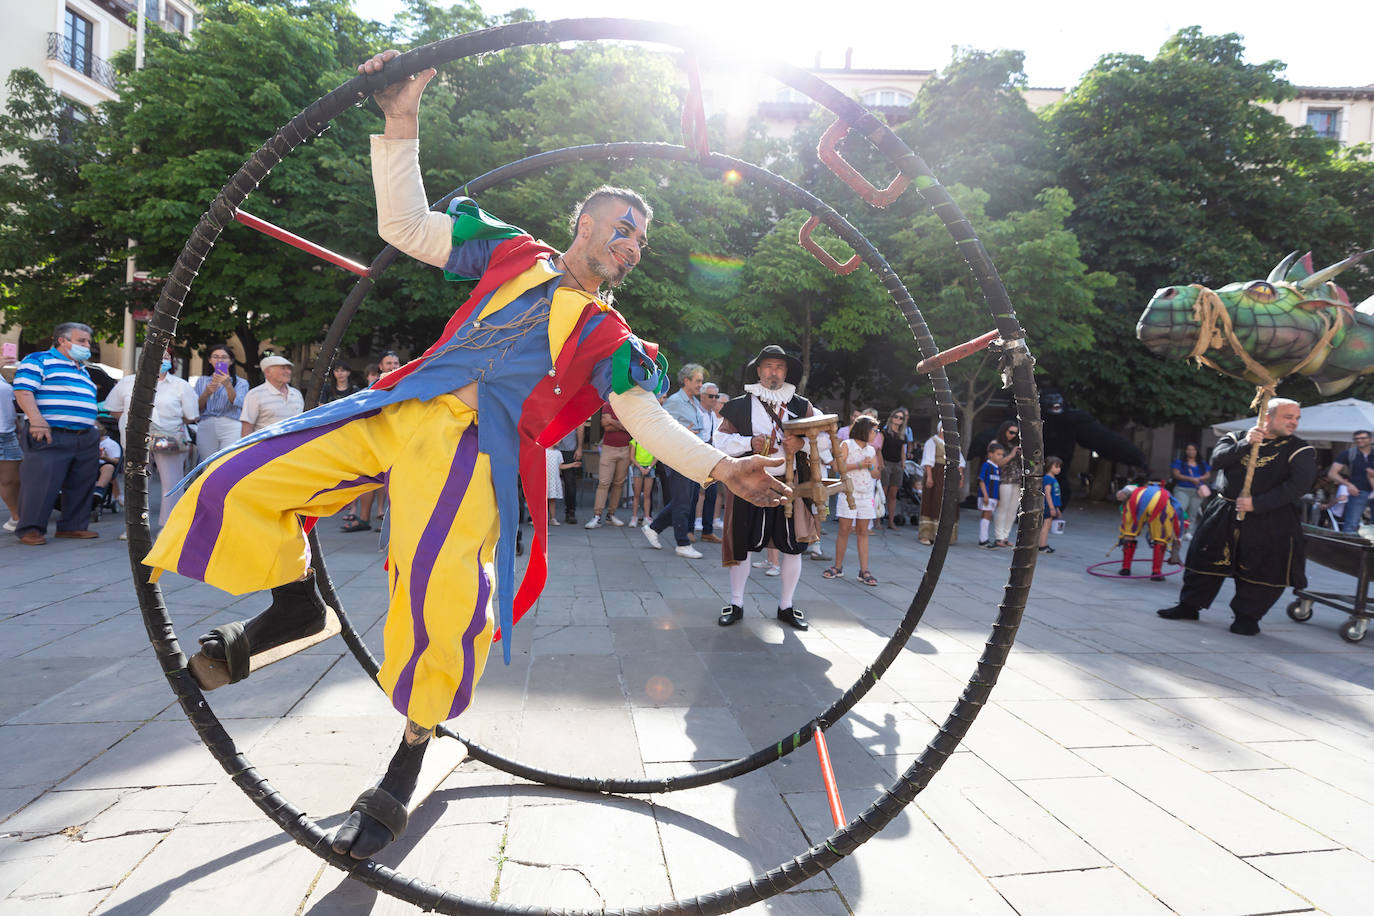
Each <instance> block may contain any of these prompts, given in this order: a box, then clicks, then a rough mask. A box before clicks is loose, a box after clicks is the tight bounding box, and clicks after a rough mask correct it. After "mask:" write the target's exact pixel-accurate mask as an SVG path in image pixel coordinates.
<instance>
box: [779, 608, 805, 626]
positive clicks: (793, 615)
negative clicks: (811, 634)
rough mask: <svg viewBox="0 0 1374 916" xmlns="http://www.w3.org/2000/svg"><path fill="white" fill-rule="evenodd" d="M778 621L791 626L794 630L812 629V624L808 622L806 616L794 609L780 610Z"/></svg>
mask: <svg viewBox="0 0 1374 916" xmlns="http://www.w3.org/2000/svg"><path fill="white" fill-rule="evenodd" d="M778 619H779V620H781V621H782V622H783V623H786V624H790V625H791V626H792V627H793V629H797V630H809V629H811V624H809V623H807V622H806V615H805V614H803V613H802V612H801V611H800V610H798V609H797V608H794V607H789V608H781V607H780V608H778Z"/></svg>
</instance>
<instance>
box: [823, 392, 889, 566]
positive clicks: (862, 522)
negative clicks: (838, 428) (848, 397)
mask: <svg viewBox="0 0 1374 916" xmlns="http://www.w3.org/2000/svg"><path fill="white" fill-rule="evenodd" d="M877 425H878V424H877V421H876V420H874V419H872V418H871V417H867V416H862V417H859V419H857V420H855V421H854V425H853V426H851V427H850V428H849V438H848V439H846V440H844V443H843V444H842V445H841V446H840V454H839V463H840V470H841V472H842V473H844V475H845V476H846V477H848V478H849V486H850V488H851V489H852V491H853V493H854V508H853V509H851V508H849V500H848V499H846V498H845V496H844V494H840V497H839V498H838V499H837V500H835V516H836V518H838V519H839V520H840V531H839V533H838V534H836V535H835V565H834V566H832V567H830V568H829V569H827V570H826V571H825V572H823V573H821V575H822V576H823V577H825V578H826V579H838V578H840V577H841V576H843V575H844V552H845V548H846V547H848V546H849V531H850V529H851V528H852V529H854V533H855V537H856V538H857V540H858V548H859V581H860V582H862V583H863V584H864V585H877V584H878V580H877V579H875V578H874V577H873V573H871V572H869V570H868V528H869V525H868V523H869V521H871V520H872V519H874V518H876V517H877V514H878V513H877V507H876V499H877V494H878V477H879V476H880V475H881V474H882V471H881V470H880V465H879V463H878V456H877V449H876V448H874V447H873V445H872V442H871V440H872V438H873V433H874V430H875V429H877ZM856 521H857V522H858V524H857V525H856V524H855V522H856Z"/></svg>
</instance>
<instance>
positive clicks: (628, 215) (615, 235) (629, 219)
mask: <svg viewBox="0 0 1374 916" xmlns="http://www.w3.org/2000/svg"><path fill="white" fill-rule="evenodd" d="M620 222H622V223H629V224H630V228H631V229H638V228H639V223H638V222H636V221H635V211H634V208H633V207H626V208H625V215H624V216H622V217H621V218H620ZM629 237H630V235H629V233H627V232H626V231H625V230H624V229H621V228H620V227H619V226H616V227H615V230H614V231H612V232H611V239H610V241H608V242H607V243H606V247H607V248H610V247H611V246H612V245H614V244H615V243H616V242H618V241H620V240H621V239H628V238H629Z"/></svg>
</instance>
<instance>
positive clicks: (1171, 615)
mask: <svg viewBox="0 0 1374 916" xmlns="http://www.w3.org/2000/svg"><path fill="white" fill-rule="evenodd" d="M1155 613H1156V614H1158V615H1159V616H1161V617H1163V618H1164V619H1165V620H1197V608H1195V607H1192V606H1190V605H1187V604H1176V605H1174V606H1173V607H1166V608H1163V609H1161V610H1158V611H1155Z"/></svg>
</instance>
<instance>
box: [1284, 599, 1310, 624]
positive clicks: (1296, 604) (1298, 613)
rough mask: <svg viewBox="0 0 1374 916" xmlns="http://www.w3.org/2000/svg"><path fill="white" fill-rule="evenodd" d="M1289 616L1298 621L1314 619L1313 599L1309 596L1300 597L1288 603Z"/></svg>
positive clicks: (1303, 621)
mask: <svg viewBox="0 0 1374 916" xmlns="http://www.w3.org/2000/svg"><path fill="white" fill-rule="evenodd" d="M1288 616H1289V617H1292V618H1293V619H1294V620H1296V621H1297V622H1298V623H1305V622H1307V621H1309V620H1311V619H1312V601H1311V600H1310V599H1308V598H1298V599H1295V600H1294V601H1293V603H1291V604H1289V605H1288Z"/></svg>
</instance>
